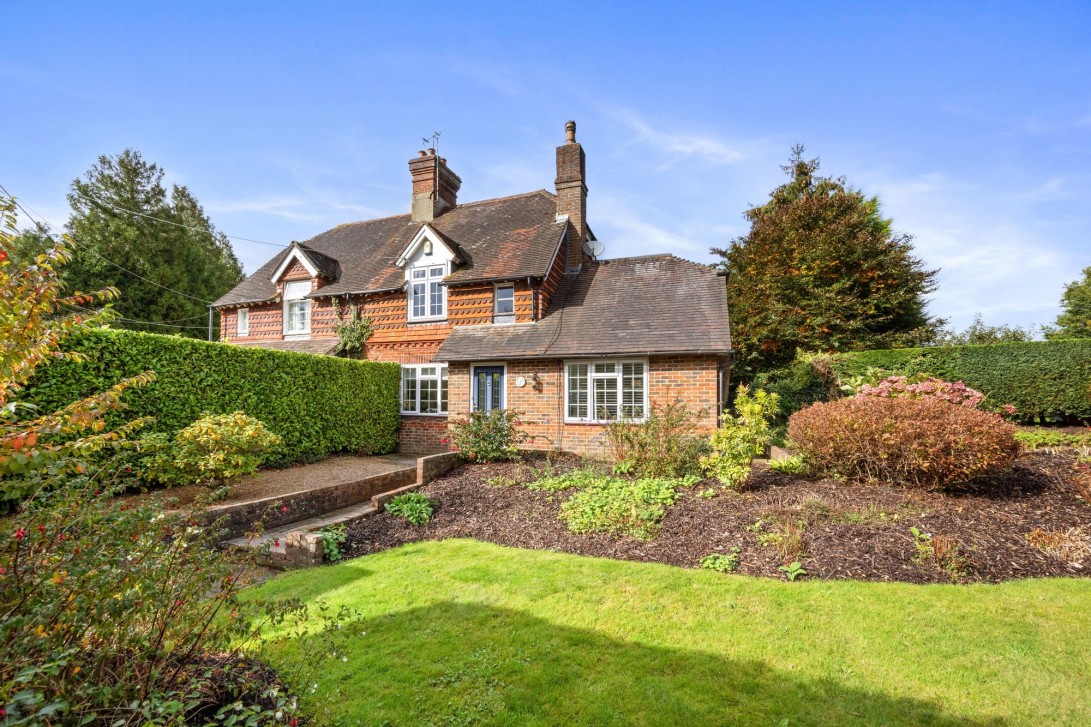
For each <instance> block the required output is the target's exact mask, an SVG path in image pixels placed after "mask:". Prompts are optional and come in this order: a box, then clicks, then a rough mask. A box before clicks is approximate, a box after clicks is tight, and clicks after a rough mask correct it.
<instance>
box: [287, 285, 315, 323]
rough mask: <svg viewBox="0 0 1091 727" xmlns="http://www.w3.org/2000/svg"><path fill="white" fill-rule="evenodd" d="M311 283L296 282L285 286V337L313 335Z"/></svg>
mask: <svg viewBox="0 0 1091 727" xmlns="http://www.w3.org/2000/svg"><path fill="white" fill-rule="evenodd" d="M310 292H311V281H309V280H294V281H292V282H290V283H285V284H284V335H285V336H307V335H310V333H311V301H310V300H308V299H307V297H306V296H307V295H308V294H309V293H310Z"/></svg>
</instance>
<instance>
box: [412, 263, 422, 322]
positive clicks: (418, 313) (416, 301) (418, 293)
mask: <svg viewBox="0 0 1091 727" xmlns="http://www.w3.org/2000/svg"><path fill="white" fill-rule="evenodd" d="M422 272H423V271H422ZM413 317H414V318H423V317H424V283H414V284H413Z"/></svg>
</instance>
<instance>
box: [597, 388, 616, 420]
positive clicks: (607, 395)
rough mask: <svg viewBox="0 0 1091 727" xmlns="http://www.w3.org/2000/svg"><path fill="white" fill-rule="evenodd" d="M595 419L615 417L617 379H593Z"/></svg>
mask: <svg viewBox="0 0 1091 727" xmlns="http://www.w3.org/2000/svg"><path fill="white" fill-rule="evenodd" d="M594 382H595V419H602V420H610V419H617V379H594Z"/></svg>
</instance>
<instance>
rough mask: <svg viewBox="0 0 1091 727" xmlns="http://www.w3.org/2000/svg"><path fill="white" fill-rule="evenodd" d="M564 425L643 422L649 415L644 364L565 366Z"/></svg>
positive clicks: (589, 363)
mask: <svg viewBox="0 0 1091 727" xmlns="http://www.w3.org/2000/svg"><path fill="white" fill-rule="evenodd" d="M564 379H565V403H566V407H565V421H570V422H592V423H607V422H613V421H618V420H619V419H627V420H632V421H642V420H643V419H644V418H645V416H646V414H647V411H648V364H647V362H645V361H573V362H570V363H568V364H566V365H565V377H564Z"/></svg>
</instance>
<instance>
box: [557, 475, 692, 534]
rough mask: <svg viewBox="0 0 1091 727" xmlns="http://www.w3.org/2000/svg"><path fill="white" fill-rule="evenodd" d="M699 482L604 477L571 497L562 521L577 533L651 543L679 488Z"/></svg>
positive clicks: (565, 503) (561, 513) (562, 508)
mask: <svg viewBox="0 0 1091 727" xmlns="http://www.w3.org/2000/svg"><path fill="white" fill-rule="evenodd" d="M698 481H699V480H698V478H697V477H694V476H689V477H685V478H682V479H671V478H651V477H647V478H641V479H636V480H629V479H622V478H620V477H609V476H605V475H603V476H600V477H599V478H598V479H596V480H595V481H593V482H591V483H589V484H587V485H586V486H585V487H584V489H582V490H580V491H579V492H577V493H575V494H574V495H572V496H571V497H570V498H568V500H566V501H565V502H564V503H563V504H562V505H561V511H560V518H561V520H563V521H565V522H566V523H568V529H569V530H571V531H572V532H574V533H615V534H619V535H628V536H630V537H633V538H637V539H638V540H651V539H652V538H654V537H655V536H656V535H657V534H658V533H659V526H660V523H661V522H662V520H663V515H664V514H665V513H666V509H667V508H668V507H670V506H671V505H673V504H674V501H675V500H677V499H678V488H679V487H690V486H692V485H694V484H696V483H697V482H698Z"/></svg>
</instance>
